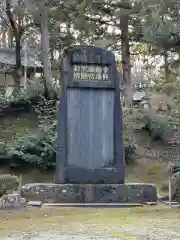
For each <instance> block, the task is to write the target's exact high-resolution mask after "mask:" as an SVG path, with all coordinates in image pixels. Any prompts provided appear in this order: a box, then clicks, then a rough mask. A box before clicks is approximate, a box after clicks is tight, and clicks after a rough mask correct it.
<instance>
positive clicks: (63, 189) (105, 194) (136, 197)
mask: <svg viewBox="0 0 180 240" xmlns="http://www.w3.org/2000/svg"><path fill="white" fill-rule="evenodd" d="M21 195H22V197H24V198H26V199H27V200H29V201H42V202H43V203H145V202H156V201H157V191H156V186H155V185H153V184H138V183H134V184H54V183H33V184H26V185H24V186H23V187H22V192H21Z"/></svg>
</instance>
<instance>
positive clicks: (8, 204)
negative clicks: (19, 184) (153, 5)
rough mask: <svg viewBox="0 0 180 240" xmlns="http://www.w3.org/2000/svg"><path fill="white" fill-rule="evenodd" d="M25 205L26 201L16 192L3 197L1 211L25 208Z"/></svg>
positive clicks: (0, 205) (0, 203) (0, 200)
mask: <svg viewBox="0 0 180 240" xmlns="http://www.w3.org/2000/svg"><path fill="white" fill-rule="evenodd" d="M25 204H26V200H25V199H24V198H21V196H20V194H19V193H16V192H14V193H11V194H7V195H3V196H2V197H1V198H0V209H19V208H22V207H24V206H25Z"/></svg>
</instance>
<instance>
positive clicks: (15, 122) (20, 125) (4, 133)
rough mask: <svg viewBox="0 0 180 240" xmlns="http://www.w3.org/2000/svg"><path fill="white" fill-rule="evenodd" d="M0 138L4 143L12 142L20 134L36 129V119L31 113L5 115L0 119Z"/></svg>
mask: <svg viewBox="0 0 180 240" xmlns="http://www.w3.org/2000/svg"><path fill="white" fill-rule="evenodd" d="M0 126H1V131H0V139H1V141H2V142H4V143H6V144H10V145H11V144H13V143H14V142H16V141H17V139H18V138H19V137H21V136H24V135H26V134H27V133H29V132H34V131H37V119H36V117H35V116H34V115H32V114H27V115H25V114H22V115H21V116H20V117H17V118H16V117H14V116H13V117H11V116H9V117H7V118H2V119H1V120H0Z"/></svg>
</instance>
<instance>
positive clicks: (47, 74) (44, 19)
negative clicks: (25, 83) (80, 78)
mask: <svg viewBox="0 0 180 240" xmlns="http://www.w3.org/2000/svg"><path fill="white" fill-rule="evenodd" d="M40 11H41V14H40V16H41V20H40V26H41V59H42V63H43V75H44V80H45V82H46V84H45V94H46V97H48V98H50V99H53V98H54V97H55V96H54V95H55V92H54V90H53V80H52V72H51V61H50V57H49V45H50V38H49V32H48V9H47V4H46V3H41V4H40Z"/></svg>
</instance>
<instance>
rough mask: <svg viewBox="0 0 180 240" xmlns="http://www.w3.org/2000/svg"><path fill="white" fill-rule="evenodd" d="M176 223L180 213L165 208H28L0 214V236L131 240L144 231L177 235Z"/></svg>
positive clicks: (178, 229)
mask: <svg viewBox="0 0 180 240" xmlns="http://www.w3.org/2000/svg"><path fill="white" fill-rule="evenodd" d="M179 219H180V211H179V210H178V209H177V208H175V209H170V208H168V207H167V206H165V205H161V206H154V207H150V206H145V207H142V208H131V209H124V208H123V209H102V208H99V209H98V208H97V209H95V208H56V207H53V208H45V207H44V208H41V209H36V208H27V209H26V210H24V211H21V212H6V211H1V214H0V222H1V224H0V234H1V235H2V234H3V233H7V232H9V231H10V232H13V231H23V232H28V231H60V232H62V233H65V232H66V233H67V232H68V233H69V234H88V233H90V232H93V233H94V235H96V233H97V234H101V233H107V234H108V236H112V237H117V238H118V237H119V238H121V239H124V240H130V239H132V240H134V239H136V237H137V236H138V235H141V234H142V233H141V232H138V231H140V230H142V229H145V228H149V229H152V231H153V229H157V228H159V229H164V230H167V231H168V230H169V229H172V230H174V231H177V232H179V231H180V226H179ZM133 229H135V230H133ZM138 229H139V230H138ZM169 234H171V235H172V234H173V233H169Z"/></svg>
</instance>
